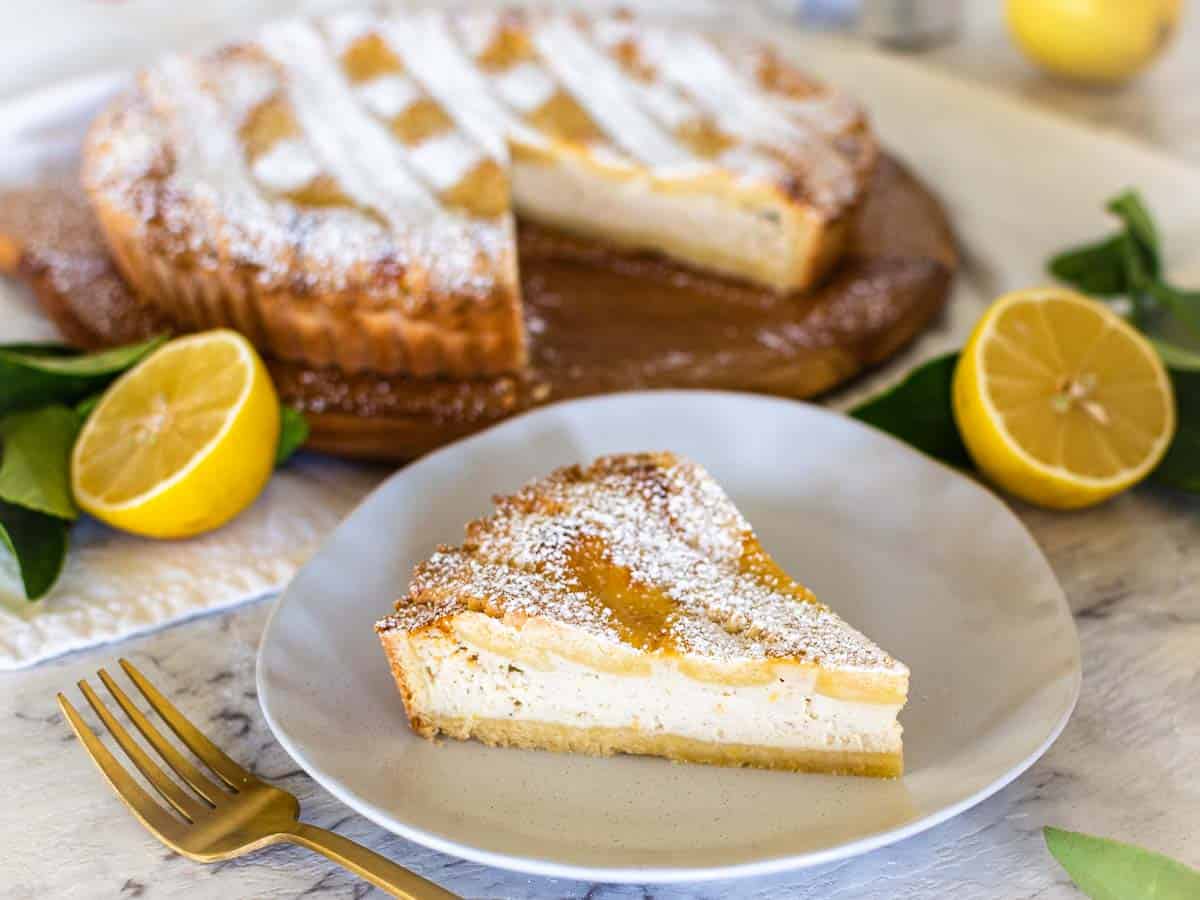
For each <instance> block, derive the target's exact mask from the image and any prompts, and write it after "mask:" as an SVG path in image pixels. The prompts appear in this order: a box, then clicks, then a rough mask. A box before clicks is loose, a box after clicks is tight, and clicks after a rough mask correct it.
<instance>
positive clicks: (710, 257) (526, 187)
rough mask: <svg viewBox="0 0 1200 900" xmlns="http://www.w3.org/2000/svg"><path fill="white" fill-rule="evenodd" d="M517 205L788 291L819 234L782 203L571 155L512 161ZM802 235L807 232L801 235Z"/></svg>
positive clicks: (542, 217) (551, 221)
mask: <svg viewBox="0 0 1200 900" xmlns="http://www.w3.org/2000/svg"><path fill="white" fill-rule="evenodd" d="M511 178H512V195H513V205H514V207H515V208H516V210H517V213H518V214H519V215H521V216H525V217H528V218H529V219H530V220H531V221H535V222H540V223H542V224H545V225H552V226H558V227H561V228H564V229H566V230H568V231H574V232H576V233H580V234H584V235H588V236H593V237H597V238H601V239H604V240H609V241H611V242H613V243H615V244H618V245H621V246H626V247H633V248H635V249H647V250H656V251H659V252H661V253H664V254H667V255H668V256H671V257H674V258H676V259H680V260H682V261H684V262H688V263H692V264H694V265H696V266H697V267H700V268H705V269H714V270H716V271H720V272H725V273H727V274H730V275H734V276H738V277H742V278H747V279H749V280H751V281H755V282H761V283H765V284H767V285H769V286H771V287H774V288H776V289H780V290H786V289H790V288H791V287H793V286H794V284H793V283H794V282H796V281H797V280H798V279H803V278H805V277H807V274H808V273H807V272H805V271H797V269H798V267H799V268H800V269H803V265H802V263H803V260H804V259H806V258H808V257H809V256H810V255H812V254H811V253H810V250H809V248H808V247H806V245H805V244H806V242H809V243H811V240H812V239H813V238H814V237H815V235H813V234H812V232H811V231H810V230H809V229H805V228H803V227H797V226H798V225H799V221H800V220H797V219H796V218H795V217H790V218H789V217H788V216H787V210H785V209H784V208H783V206H782V204H781V205H771V204H769V203H763V202H761V200H759V201H758V202H745V203H743V202H739V201H738V199H737V198H736V197H721V196H717V195H716V194H715V193H713V192H699V191H685V190H664V189H656V188H655V187H654V186H653V185H651V184H650V183H648V182H647V180H646V179H645V178H644V177H636V176H634V177H626V178H619V177H613V178H606V177H603V176H602V175H600V174H599V173H597V172H595V171H593V170H592V169H590V168H589V167H587V166H585V165H583V164H580V163H574V162H571V161H568V160H560V161H558V162H556V163H555V164H553V165H546V164H542V163H538V162H527V161H523V160H520V159H516V160H514V161H513V163H512V170H511ZM800 232H808V233H807V234H805V233H800Z"/></svg>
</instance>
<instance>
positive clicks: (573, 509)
mask: <svg viewBox="0 0 1200 900" xmlns="http://www.w3.org/2000/svg"><path fill="white" fill-rule="evenodd" d="M376 631H377V633H378V635H379V638H380V640H381V641H382V644H383V647H384V650H385V651H386V653H387V657H388V661H389V664H390V666H391V671H392V674H393V676H394V678H395V680H396V684H397V686H398V688H399V691H400V694H401V697H402V698H403V702H404V706H405V708H406V711H407V713H408V718H409V723H410V725H411V726H412V728H413V730H414V731H416V732H417V733H418V734H420V735H422V736H423V737H426V738H434V737H436V736H438V735H445V736H447V737H453V738H459V739H469V738H475V739H478V740H480V741H482V742H484V743H486V744H491V745H496V746H514V747H524V748H532V749H546V750H556V751H570V752H578V753H587V754H592V755H597V756H607V755H611V754H614V753H632V754H646V755H652V756H661V757H666V758H668V759H672V760H677V761H684V762H702V763H713V764H719V765H731V766H753V767H761V768H773V769H784V770H791V771H805V772H824V773H832V774H855V775H871V776H880V777H896V776H899V775H900V774H902V772H903V752H902V742H901V732H902V729H901V726H900V724H899V722H898V721H897V715H898V713H899V712H900V710H901V708H902V707H903V706H904V704H905V702H906V699H907V695H908V677H909V673H908V669H907V668H906V667H905V666H904V665H903V664H902V663H900V662H897V661H896V660H895V659H893V658H892V657H890V656H889V655H888V654H887V653H885V652H884V651H883V650H881V649H880V648H879V647H878V646H876V645H875V644H874V643H872V642H871V641H870V640H869V639H868V638H866V637H865V636H864V635H862V634H861V633H859V632H858V631H856V630H855V629H854V628H853V627H851V626H850V625H848V624H847V623H846V622H845V621H843V620H842V619H841V618H839V617H838V616H837V615H836V614H835V613H833V612H832V611H831V610H830V609H828V608H827V607H825V606H823V605H822V604H820V603H818V602H817V600H816V599H815V598H814V597H813V595H812V593H811V592H810V591H808V590H807V589H806V588H804V587H803V586H801V585H800V584H798V583H797V582H795V581H793V580H792V579H791V578H790V577H788V576H787V575H786V574H785V573H784V572H783V570H782V569H780V567H779V566H778V565H777V564H776V563H775V562H774V560H773V559H772V558H771V557H770V556H769V555H768V554H767V552H766V551H765V550H764V549H763V547H762V545H761V544H760V543H759V541H758V538H757V537H756V536H755V534H754V532H753V530H752V529H751V528H750V526H749V524H748V523H747V522H746V521H745V519H744V518H743V517H742V516H741V514H740V513H739V511H738V510H737V508H736V507H735V506H734V504H733V503H732V501H731V500H730V499H729V498H728V497H727V496H726V495H725V493H724V492H723V491H722V490H721V488H720V487H719V486H718V485H717V483H716V482H715V481H714V480H713V479H712V478H711V476H709V475H708V474H707V472H705V471H704V469H703V468H701V467H700V466H699V465H696V464H695V463H691V462H688V461H687V460H684V459H682V458H680V457H677V456H675V455H673V454H670V453H641V454H623V455H616V456H609V457H603V458H601V459H599V460H597V461H596V462H594V463H593V464H592V465H591V466H589V467H587V468H581V467H578V466H573V467H569V468H565V469H560V470H558V471H556V472H554V473H553V474H551V475H550V476H548V477H546V478H543V479H540V480H537V481H534V482H531V483H529V484H528V485H526V486H525V487H524V488H522V489H521V490H520V491H519V492H517V493H516V494H514V495H511V496H507V497H498V498H497V499H496V510H495V512H494V513H493V514H492V515H490V516H488V517H486V518H483V519H479V520H476V521H474V522H471V523H470V524H469V525H468V526H467V536H466V541H465V543H464V544H463V545H462V546H461V547H445V546H443V547H441V548H439V549H438V551H437V552H436V553H435V554H434V555H433V556H432V557H430V558H429V559H428V560H427V561H425V562H424V563H422V564H420V565H419V566H417V568H416V570H415V572H414V576H413V580H412V584H411V586H410V588H409V591H408V593H407V595H405V596H404V597H402V598H401V599H400V600H399V601H398V602H397V604H396V609H395V612H394V613H392V614H391V615H390V616H388V617H386V618H384V619H382V620H381V621H380V622H379V623H377V625H376Z"/></svg>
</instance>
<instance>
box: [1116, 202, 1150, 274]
mask: <svg viewBox="0 0 1200 900" xmlns="http://www.w3.org/2000/svg"><path fill="white" fill-rule="evenodd" d="M1107 209H1108V211H1109V212H1110V213H1113V214H1114V215H1115V216H1117V217H1118V218H1120V220H1121V221H1122V222H1124V223H1125V229H1126V232H1127V233H1128V234H1129V236H1130V237H1131V238H1132V239H1133V245H1134V248H1135V249H1136V250H1137V255H1138V256H1139V257H1140V263H1141V265H1142V267H1143V268H1144V269H1145V271H1146V273H1147V274H1148V275H1149V276H1150V277H1151V278H1157V277H1158V276H1159V274H1160V272H1161V271H1162V253H1161V252H1160V250H1159V244H1158V229H1157V228H1156V227H1155V225H1154V219H1153V218H1152V217H1151V216H1150V211H1149V210H1148V209H1146V205H1145V204H1144V203H1143V202H1142V198H1141V196H1140V195H1139V194H1138V192H1137V191H1134V190H1128V191H1125V192H1123V193H1121V194H1118V195H1117V196H1115V197H1113V198H1112V199H1111V200H1109V201H1108V206H1107Z"/></svg>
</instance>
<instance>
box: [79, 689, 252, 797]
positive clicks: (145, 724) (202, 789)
mask: <svg viewBox="0 0 1200 900" xmlns="http://www.w3.org/2000/svg"><path fill="white" fill-rule="evenodd" d="M99 675H100V680H101V681H103V682H104V686H105V687H106V688H108V692H109V693H110V694H112V695H113V697H114V698H115V699H116V701H117V703H118V704H119V705H120V707H121V709H123V710H125V715H127V716H128V717H129V721H131V722H132V723H133V724H134V726H135V727H136V728H137V730H138V731H140V732H141V733H142V737H144V738H145V739H146V740H147V741H149V742H150V744H151V745H152V746H153V747H154V749H155V750H157V751H158V755H159V756H161V757H162V758H163V759H164V760H165V761H166V763H167V765H168V766H170V767H171V768H172V769H173V770H174V772H175V774H176V775H178V776H179V777H180V778H182V779H183V780H184V781H186V782H187V783H188V784H189V785H191V787H192V789H193V790H194V791H196V793H198V794H199V795H200V796H201V797H203V798H204V799H205V800H207V801H208V802H209V803H211V804H212V805H213V806H216V805H217V804H218V803H220V802H221V801H222V800H225V799H227V798H228V797H229V795H228V794H227V793H225V791H224V789H223V788H220V787H218V786H217V785H216V784H215V783H214V782H213V781H212V779H211V778H209V777H208V776H206V775H205V774H204V773H203V772H201V771H200V770H199V769H197V768H196V767H195V766H194V765H192V763H191V762H190V761H189V760H188V759H187V757H185V756H184V755H183V754H182V753H180V752H179V751H178V750H176V749H175V747H174V745H173V744H171V742H170V741H168V740H167V739H166V738H164V737H163V735H162V732H161V731H159V730H158V729H157V728H155V727H154V723H153V722H151V721H150V720H149V719H147V718H146V717H145V716H144V715H143V714H142V712H141V710H139V709H138V708H137V707H136V706H134V705H133V701H132V700H130V699H129V695H128V694H126V693H125V692H124V691H123V690H121V686H120V685H119V684H117V683H116V682H115V681H113V679H112V676H111V675H109V674H108V672H107V671H105V670H104V669H101V670H100V672H99Z"/></svg>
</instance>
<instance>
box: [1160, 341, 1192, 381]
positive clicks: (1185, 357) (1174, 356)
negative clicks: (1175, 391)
mask: <svg viewBox="0 0 1200 900" xmlns="http://www.w3.org/2000/svg"><path fill="white" fill-rule="evenodd" d="M1150 343H1151V344H1153V345H1154V349H1155V350H1157V351H1158V355H1159V356H1161V357H1162V361H1163V362H1165V363H1166V364H1167V367H1168V368H1169V369H1170V370H1171V372H1172V374H1178V373H1179V372H1200V351H1196V350H1189V349H1187V348H1186V347H1181V346H1180V345H1178V344H1169V343H1167V342H1166V341H1164V340H1161V339H1159V338H1155V337H1151V338H1150Z"/></svg>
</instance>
